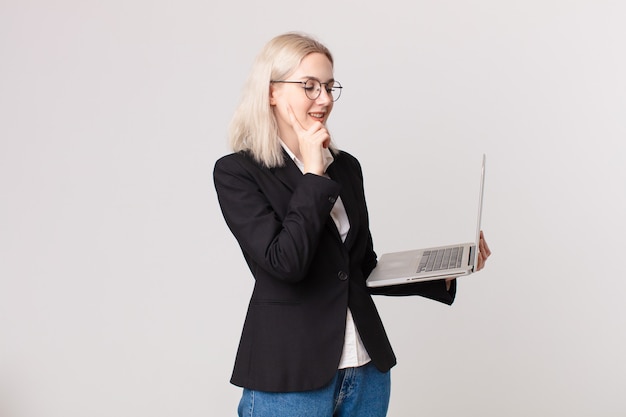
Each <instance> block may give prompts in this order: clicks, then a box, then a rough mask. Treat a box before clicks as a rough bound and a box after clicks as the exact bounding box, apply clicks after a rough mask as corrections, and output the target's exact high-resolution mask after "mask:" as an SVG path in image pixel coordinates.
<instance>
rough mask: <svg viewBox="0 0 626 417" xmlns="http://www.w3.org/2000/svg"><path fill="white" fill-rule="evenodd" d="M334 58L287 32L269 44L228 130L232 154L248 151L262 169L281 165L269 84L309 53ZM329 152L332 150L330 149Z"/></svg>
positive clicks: (303, 37)
mask: <svg viewBox="0 0 626 417" xmlns="http://www.w3.org/2000/svg"><path fill="white" fill-rule="evenodd" d="M314 52H317V53H321V54H324V55H326V57H327V58H328V59H329V61H330V63H331V65H333V57H332V55H331V53H330V51H329V50H328V48H326V47H325V46H324V45H322V44H321V43H320V42H319V41H317V40H315V39H313V38H312V37H311V36H309V35H305V34H302V33H296V32H290V33H286V34H283V35H279V36H277V37H275V38H274V39H272V40H271V41H269V42H268V43H267V44H266V45H265V47H264V48H263V49H262V50H261V53H260V54H259V55H258V56H257V58H256V60H255V61H254V64H253V66H252V70H251V71H250V75H249V76H248V80H247V81H246V84H245V86H244V89H243V93H242V96H241V101H240V103H239V106H238V107H237V109H236V110H235V114H234V115H233V119H232V121H231V124H230V129H229V140H230V146H231V148H232V149H233V151H235V152H239V151H248V152H249V153H250V154H251V155H252V156H253V157H254V159H255V160H256V161H257V162H259V163H261V164H262V165H264V166H266V167H268V168H272V167H277V166H282V165H283V164H284V157H283V151H282V148H281V145H280V140H279V138H278V124H277V122H276V117H275V116H274V112H273V111H272V109H271V106H270V81H271V80H282V79H284V78H285V77H287V76H288V75H290V74H291V73H292V72H293V71H295V69H296V68H297V67H298V66H299V65H300V62H301V61H302V59H304V57H306V56H307V55H309V54H311V53H314ZM331 149H332V150H335V149H334V146H332V145H331Z"/></svg>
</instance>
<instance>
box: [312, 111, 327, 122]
mask: <svg viewBox="0 0 626 417" xmlns="http://www.w3.org/2000/svg"><path fill="white" fill-rule="evenodd" d="M308 115H309V117H311V118H312V119H315V120H317V121H320V122H323V121H324V119H325V118H326V112H322V111H320V112H309V113H308Z"/></svg>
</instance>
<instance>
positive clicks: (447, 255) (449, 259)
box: [367, 154, 487, 287]
mask: <svg viewBox="0 0 626 417" xmlns="http://www.w3.org/2000/svg"><path fill="white" fill-rule="evenodd" d="M486 159H487V158H486V156H485V155H484V154H483V160H482V169H481V175H480V191H479V194H478V219H477V225H476V239H475V241H474V242H472V243H463V244H457V245H447V246H438V247H433V248H426V249H415V250H409V251H403V252H392V253H386V254H383V255H382V256H381V257H380V259H379V260H378V264H377V265H376V268H374V270H373V271H372V273H371V274H370V276H369V277H368V279H367V286H368V287H383V286H388V285H399V284H408V283H411V282H418V281H431V280H436V279H443V278H455V277H460V276H463V275H469V274H471V273H473V272H475V270H474V268H475V266H476V265H477V264H478V250H477V248H478V242H479V239H480V224H481V217H482V211H483V194H484V188H485V163H486Z"/></svg>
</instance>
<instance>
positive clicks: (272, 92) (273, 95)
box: [270, 84, 276, 106]
mask: <svg viewBox="0 0 626 417" xmlns="http://www.w3.org/2000/svg"><path fill="white" fill-rule="evenodd" d="M275 105H276V88H275V87H274V84H270V106H275Z"/></svg>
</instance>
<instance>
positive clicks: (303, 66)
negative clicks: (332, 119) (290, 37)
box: [270, 52, 333, 142]
mask: <svg viewBox="0 0 626 417" xmlns="http://www.w3.org/2000/svg"><path fill="white" fill-rule="evenodd" d="M309 78H312V79H316V80H319V81H320V82H322V83H326V82H329V81H332V80H333V66H332V64H331V62H330V60H329V59H328V58H327V57H326V55H324V54H321V53H317V52H314V53H311V54H309V55H307V56H305V57H304V59H302V61H301V62H300V65H299V66H298V67H297V68H296V69H295V70H294V71H293V72H292V73H291V74H289V76H287V77H286V78H285V80H292V81H306V80H307V79H309ZM270 105H272V108H273V111H274V115H275V116H276V121H277V123H278V134H279V136H280V138H281V139H282V140H283V141H285V142H291V141H292V140H293V139H295V132H294V131H293V129H292V127H291V123H290V121H289V115H288V114H287V107H288V106H291V109H292V110H293V113H294V116H295V117H296V119H297V120H298V121H299V122H300V124H301V125H302V127H303V128H304V129H308V128H309V127H311V125H313V123H315V122H321V123H323V124H326V121H327V120H328V116H329V115H330V112H331V110H332V108H333V100H332V97H331V96H330V95H329V94H328V93H327V92H326V90H325V89H324V88H322V92H321V94H320V96H319V97H318V98H317V99H315V100H311V99H309V98H308V97H307V96H306V94H305V93H304V89H303V87H302V85H301V84H291V83H275V84H272V85H271V90H270Z"/></svg>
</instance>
